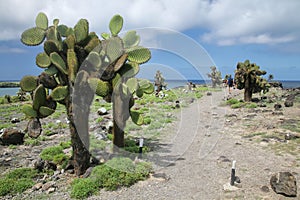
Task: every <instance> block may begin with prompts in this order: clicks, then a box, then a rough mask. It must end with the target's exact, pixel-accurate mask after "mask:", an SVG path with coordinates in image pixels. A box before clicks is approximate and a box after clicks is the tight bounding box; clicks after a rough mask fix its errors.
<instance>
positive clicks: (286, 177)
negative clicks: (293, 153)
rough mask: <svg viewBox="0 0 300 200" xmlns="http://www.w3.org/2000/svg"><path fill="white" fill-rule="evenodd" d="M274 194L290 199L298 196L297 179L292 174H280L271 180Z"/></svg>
mask: <svg viewBox="0 0 300 200" xmlns="http://www.w3.org/2000/svg"><path fill="white" fill-rule="evenodd" d="M270 184H271V187H272V189H273V190H274V192H276V193H277V194H282V195H284V196H288V197H296V196H297V183H296V178H295V177H294V176H293V174H291V173H290V172H279V173H277V174H274V175H273V176H272V177H271V179H270Z"/></svg>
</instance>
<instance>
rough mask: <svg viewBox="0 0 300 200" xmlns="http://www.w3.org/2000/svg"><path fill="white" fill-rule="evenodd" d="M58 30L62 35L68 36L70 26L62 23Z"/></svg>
mask: <svg viewBox="0 0 300 200" xmlns="http://www.w3.org/2000/svg"><path fill="white" fill-rule="evenodd" d="M57 31H58V32H59V34H60V35H61V36H62V37H67V31H68V27H67V26H66V25H63V24H61V25H59V26H57Z"/></svg>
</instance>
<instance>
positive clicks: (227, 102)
mask: <svg viewBox="0 0 300 200" xmlns="http://www.w3.org/2000/svg"><path fill="white" fill-rule="evenodd" d="M237 103H239V100H237V99H234V98H232V99H228V100H227V101H226V104H227V105H233V104H237Z"/></svg>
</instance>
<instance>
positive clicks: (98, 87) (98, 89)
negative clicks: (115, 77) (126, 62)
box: [88, 78, 110, 97]
mask: <svg viewBox="0 0 300 200" xmlns="http://www.w3.org/2000/svg"><path fill="white" fill-rule="evenodd" d="M88 82H89V84H90V87H91V88H92V90H94V91H95V93H96V95H98V96H101V97H105V96H107V95H108V94H109V92H110V85H109V83H108V82H107V81H102V80H100V79H97V78H89V80H88Z"/></svg>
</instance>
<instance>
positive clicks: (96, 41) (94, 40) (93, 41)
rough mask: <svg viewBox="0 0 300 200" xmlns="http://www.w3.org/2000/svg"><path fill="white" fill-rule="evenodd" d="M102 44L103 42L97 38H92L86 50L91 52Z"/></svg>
mask: <svg viewBox="0 0 300 200" xmlns="http://www.w3.org/2000/svg"><path fill="white" fill-rule="evenodd" d="M100 44H101V41H100V40H99V39H98V37H97V38H92V39H91V40H90V41H89V42H88V44H87V45H86V46H85V47H84V50H85V51H86V52H88V53H89V52H91V51H92V50H93V49H94V48H96V47H97V46H99V45H100Z"/></svg>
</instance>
